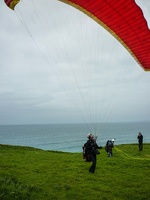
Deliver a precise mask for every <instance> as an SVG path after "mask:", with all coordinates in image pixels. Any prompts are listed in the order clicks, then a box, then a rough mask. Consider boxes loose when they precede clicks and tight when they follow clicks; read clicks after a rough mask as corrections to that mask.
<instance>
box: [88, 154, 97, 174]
mask: <svg viewBox="0 0 150 200" xmlns="http://www.w3.org/2000/svg"><path fill="white" fill-rule="evenodd" d="M91 161H92V165H91V167H90V169H89V172H91V173H94V172H95V168H96V155H95V154H91Z"/></svg>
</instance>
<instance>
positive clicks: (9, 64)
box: [0, 0, 150, 125]
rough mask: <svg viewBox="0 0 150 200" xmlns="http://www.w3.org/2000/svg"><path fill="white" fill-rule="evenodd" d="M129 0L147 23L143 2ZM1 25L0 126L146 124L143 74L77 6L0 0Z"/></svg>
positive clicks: (149, 8)
mask: <svg viewBox="0 0 150 200" xmlns="http://www.w3.org/2000/svg"><path fill="white" fill-rule="evenodd" d="M136 2H137V3H138V4H139V6H140V7H141V8H142V10H143V12H144V16H145V18H146V20H147V22H148V24H149V22H150V1H149V0H143V1H142V0H137V1H136ZM142 2H143V3H142ZM0 26H1V28H0V124H1V125H3V124H4V125H5V124H45V123H72V122H81V123H82V122H109V121H110V122H118V121H150V89H149V87H150V72H145V71H144V70H143V69H142V68H141V67H140V66H139V65H138V64H137V63H136V61H135V60H134V59H133V58H132V57H131V55H130V54H129V53H128V52H127V51H126V50H125V49H124V47H123V46H122V45H120V43H119V42H118V41H116V39H114V38H113V37H112V36H111V35H110V34H109V33H107V32H106V30H104V29H103V28H101V27H100V26H99V25H98V24H97V23H95V22H94V21H93V20H92V19H90V18H89V17H87V16H86V15H84V14H83V13H81V12H80V11H78V10H76V9H74V8H72V7H70V6H68V5H66V4H63V3H61V2H58V1H56V0H53V1H52V0H45V1H41V0H33V1H31V0H24V1H21V3H19V4H18V5H17V6H16V9H15V11H12V10H10V9H9V8H8V7H7V6H6V5H5V4H4V2H3V1H1V2H0ZM149 27H150V25H149Z"/></svg>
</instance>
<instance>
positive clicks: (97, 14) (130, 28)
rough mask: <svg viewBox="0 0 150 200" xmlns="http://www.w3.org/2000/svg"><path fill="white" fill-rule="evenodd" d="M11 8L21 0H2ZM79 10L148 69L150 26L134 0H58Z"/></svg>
mask: <svg viewBox="0 0 150 200" xmlns="http://www.w3.org/2000/svg"><path fill="white" fill-rule="evenodd" d="M4 1H5V3H6V4H7V6H9V7H10V8H11V9H14V8H15V6H16V4H17V3H18V2H19V1H20V0H4ZM59 1H61V2H64V3H67V4H69V5H72V6H73V7H75V8H77V9H79V10H81V11H82V12H84V13H85V14H87V15H88V16H90V17H91V18H92V19H94V20H95V21H97V22H98V23H99V24H100V25H102V26H103V27H104V28H105V29H107V30H108V31H109V32H110V33H111V34H112V35H113V36H114V37H115V38H117V39H118V40H119V41H120V42H121V43H122V44H123V46H124V47H125V48H126V49H127V50H128V51H129V53H130V54H131V55H132V56H133V57H134V58H135V60H136V61H137V62H138V63H139V64H140V65H141V66H142V68H143V69H144V70H147V71H150V30H149V28H148V25H147V22H146V20H145V18H144V16H143V13H142V10H141V9H140V8H139V7H138V6H137V4H136V3H135V1H134V0H59Z"/></svg>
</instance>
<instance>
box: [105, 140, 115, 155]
mask: <svg viewBox="0 0 150 200" xmlns="http://www.w3.org/2000/svg"><path fill="white" fill-rule="evenodd" d="M112 147H113V142H112V141H111V140H108V141H107V142H106V146H105V150H106V152H108V150H109V149H111V148H112Z"/></svg>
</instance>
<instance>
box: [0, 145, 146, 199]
mask: <svg viewBox="0 0 150 200" xmlns="http://www.w3.org/2000/svg"><path fill="white" fill-rule="evenodd" d="M113 153H114V157H112V158H108V157H107V155H106V152H105V150H104V148H103V149H102V150H101V154H100V155H98V156H97V167H96V171H95V174H91V173H89V172H88V169H89V167H90V165H91V163H86V162H84V161H83V160H82V153H62V152H56V151H44V150H40V149H35V148H29V147H18V146H8V145H0V200H29V199H30V200H101V199H102V200H108V199H111V200H130V199H131V200H146V199H147V200H148V199H150V189H149V184H150V144H144V150H143V151H142V152H139V151H138V146H137V145H119V146H116V148H114V149H113Z"/></svg>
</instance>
